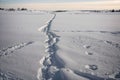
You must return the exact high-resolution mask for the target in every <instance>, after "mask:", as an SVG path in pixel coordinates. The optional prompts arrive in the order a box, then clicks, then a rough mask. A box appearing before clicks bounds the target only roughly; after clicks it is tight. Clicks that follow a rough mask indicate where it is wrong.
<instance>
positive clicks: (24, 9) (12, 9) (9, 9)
mask: <svg viewBox="0 0 120 80" xmlns="http://www.w3.org/2000/svg"><path fill="white" fill-rule="evenodd" d="M0 10H5V11H27V10H28V9H27V8H17V9H14V8H8V9H6V8H0Z"/></svg>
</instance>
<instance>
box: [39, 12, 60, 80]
mask: <svg viewBox="0 0 120 80" xmlns="http://www.w3.org/2000/svg"><path fill="white" fill-rule="evenodd" d="M55 17H56V14H53V17H52V18H51V19H50V20H49V21H48V22H47V23H46V24H45V25H44V26H42V27H41V28H39V29H38V30H39V31H40V32H43V33H45V35H46V37H47V39H46V40H45V43H46V44H47V46H46V50H45V52H46V53H47V55H46V56H44V57H43V58H42V59H41V60H40V62H39V63H40V66H41V67H40V68H39V70H38V75H37V78H38V80H53V77H55V74H56V73H57V72H58V71H59V67H61V66H60V65H58V64H57V61H58V59H56V55H55V54H56V51H57V45H56V44H57V42H58V41H59V37H58V36H57V35H56V34H54V33H53V32H51V30H50V27H51V24H52V21H53V20H54V19H55ZM58 63H59V62H58Z"/></svg>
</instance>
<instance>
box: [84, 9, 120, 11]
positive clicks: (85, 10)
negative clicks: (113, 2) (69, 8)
mask: <svg viewBox="0 0 120 80" xmlns="http://www.w3.org/2000/svg"><path fill="white" fill-rule="evenodd" d="M82 11H89V12H120V9H118V10H115V9H112V10H82Z"/></svg>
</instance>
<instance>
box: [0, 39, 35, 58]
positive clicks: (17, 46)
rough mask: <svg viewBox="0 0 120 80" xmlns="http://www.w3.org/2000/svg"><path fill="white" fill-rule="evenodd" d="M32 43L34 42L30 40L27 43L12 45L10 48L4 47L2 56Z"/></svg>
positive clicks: (0, 52) (1, 51) (0, 51)
mask: <svg viewBox="0 0 120 80" xmlns="http://www.w3.org/2000/svg"><path fill="white" fill-rule="evenodd" d="M32 43H33V41H30V42H27V43H20V44H18V45H15V46H10V47H8V48H5V49H2V50H0V57H1V56H5V55H8V54H10V53H13V52H14V51H15V50H18V49H21V48H23V47H25V46H27V45H30V44H32Z"/></svg>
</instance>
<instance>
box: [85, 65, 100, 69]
mask: <svg viewBox="0 0 120 80" xmlns="http://www.w3.org/2000/svg"><path fill="white" fill-rule="evenodd" d="M85 68H86V69H91V70H97V69H98V66H97V65H85Z"/></svg>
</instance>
